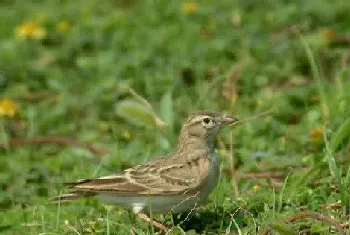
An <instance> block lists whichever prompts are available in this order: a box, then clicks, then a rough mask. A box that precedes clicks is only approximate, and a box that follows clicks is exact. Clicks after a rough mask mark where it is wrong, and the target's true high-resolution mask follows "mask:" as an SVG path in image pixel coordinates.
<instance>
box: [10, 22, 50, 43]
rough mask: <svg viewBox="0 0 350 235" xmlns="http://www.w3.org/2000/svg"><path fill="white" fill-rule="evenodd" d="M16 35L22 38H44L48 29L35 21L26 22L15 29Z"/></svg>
mask: <svg viewBox="0 0 350 235" xmlns="http://www.w3.org/2000/svg"><path fill="white" fill-rule="evenodd" d="M15 33H16V36H17V37H19V38H21V39H27V38H33V39H43V38H45V36H46V30H45V29H44V28H42V27H41V26H40V25H39V24H37V23H35V22H30V21H27V22H24V23H22V24H21V25H19V26H17V27H16V29H15Z"/></svg>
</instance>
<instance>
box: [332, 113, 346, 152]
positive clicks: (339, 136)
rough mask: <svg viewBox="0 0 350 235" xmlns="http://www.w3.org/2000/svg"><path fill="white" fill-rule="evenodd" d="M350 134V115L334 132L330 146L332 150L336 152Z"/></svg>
mask: <svg viewBox="0 0 350 235" xmlns="http://www.w3.org/2000/svg"><path fill="white" fill-rule="evenodd" d="M349 136H350V117H349V118H348V119H346V120H345V122H343V124H342V125H341V126H340V127H339V128H338V130H337V132H336V133H335V134H334V136H333V138H332V140H331V142H330V147H331V150H332V152H335V151H336V150H337V149H338V148H339V146H340V144H341V143H342V142H343V141H344V140H345V139H346V138H347V137H349Z"/></svg>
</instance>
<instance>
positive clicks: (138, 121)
mask: <svg viewBox="0 0 350 235" xmlns="http://www.w3.org/2000/svg"><path fill="white" fill-rule="evenodd" d="M116 113H117V115H118V116H120V117H122V118H124V119H125V120H127V121H128V122H130V123H132V124H134V125H138V126H145V127H157V126H162V125H164V124H163V121H162V120H160V119H159V118H158V117H157V116H156V115H155V113H154V112H153V110H152V108H151V107H149V106H146V105H145V104H143V103H140V102H138V101H135V100H131V99H127V100H123V101H120V102H118V103H117V105H116Z"/></svg>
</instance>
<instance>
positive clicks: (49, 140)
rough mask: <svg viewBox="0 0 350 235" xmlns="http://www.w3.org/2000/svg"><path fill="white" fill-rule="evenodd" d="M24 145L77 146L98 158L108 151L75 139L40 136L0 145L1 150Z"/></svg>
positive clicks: (15, 139)
mask: <svg viewBox="0 0 350 235" xmlns="http://www.w3.org/2000/svg"><path fill="white" fill-rule="evenodd" d="M24 144H57V145H68V146H75V147H80V148H86V149H88V150H90V151H91V152H93V153H94V154H95V155H97V156H98V157H102V156H104V155H106V154H107V151H106V150H105V149H102V148H97V147H95V146H92V145H91V144H88V143H82V142H79V141H77V140H74V139H70V138H65V137H52V136H40V137H34V138H29V139H21V138H13V139H11V140H10V141H9V142H8V143H7V144H0V149H1V148H7V147H9V148H14V147H17V146H19V145H24Z"/></svg>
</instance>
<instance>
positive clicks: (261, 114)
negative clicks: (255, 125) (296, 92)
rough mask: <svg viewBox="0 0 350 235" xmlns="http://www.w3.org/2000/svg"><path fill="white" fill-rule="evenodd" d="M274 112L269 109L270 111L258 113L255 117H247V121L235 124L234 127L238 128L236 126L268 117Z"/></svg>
mask: <svg viewBox="0 0 350 235" xmlns="http://www.w3.org/2000/svg"><path fill="white" fill-rule="evenodd" d="M272 112H273V109H268V110H266V111H264V112H261V113H257V114H255V115H252V116H250V117H247V118H246V119H242V120H239V121H237V122H235V123H234V124H233V126H236V125H239V124H242V123H245V122H249V121H251V120H253V119H256V118H260V117H264V116H267V115H269V114H271V113H272Z"/></svg>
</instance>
